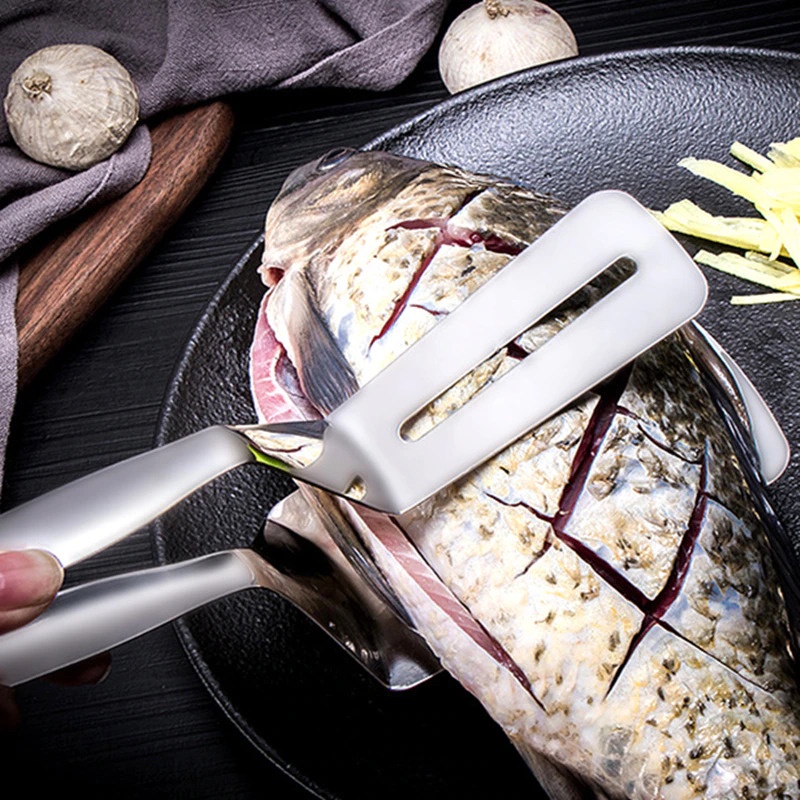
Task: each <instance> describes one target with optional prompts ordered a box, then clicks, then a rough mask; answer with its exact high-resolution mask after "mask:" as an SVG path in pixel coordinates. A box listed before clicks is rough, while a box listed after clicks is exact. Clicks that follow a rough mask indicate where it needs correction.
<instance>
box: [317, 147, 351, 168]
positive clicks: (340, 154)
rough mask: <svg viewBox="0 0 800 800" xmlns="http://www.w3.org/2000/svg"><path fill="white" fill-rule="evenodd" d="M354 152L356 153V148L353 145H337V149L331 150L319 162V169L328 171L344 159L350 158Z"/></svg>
mask: <svg viewBox="0 0 800 800" xmlns="http://www.w3.org/2000/svg"><path fill="white" fill-rule="evenodd" d="M353 153H355V150H353V149H352V148H351V147H337V148H336V149H335V150H330V151H329V152H327V153H325V155H324V156H322V158H320V160H319V162H317V171H318V172H327V171H328V170H329V169H333V168H334V167H335V166H338V165H339V164H341V163H342V161H344V160H345V159H347V158H349V157H350V156H351V155H352V154H353Z"/></svg>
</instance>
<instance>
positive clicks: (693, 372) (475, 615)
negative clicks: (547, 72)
mask: <svg viewBox="0 0 800 800" xmlns="http://www.w3.org/2000/svg"><path fill="white" fill-rule="evenodd" d="M564 213H565V208H564V206H563V205H562V204H560V203H558V202H557V201H555V200H554V199H552V198H549V197H546V196H543V195H540V194H537V193H536V192H533V191H531V190H529V189H525V188H521V187H519V186H516V185H514V184H512V183H510V182H508V181H504V180H498V179H496V178H492V177H487V176H481V175H475V174H472V173H469V172H466V171H464V170H462V169H459V168H455V167H449V166H443V165H437V164H431V163H428V162H424V161H419V160H415V159H410V158H405V157H400V156H396V155H391V154H387V153H366V152H354V151H345V150H342V151H336V152H333V153H331V154H329V155H327V156H324V157H323V158H321V159H319V160H317V161H315V162H313V163H311V164H309V165H307V166H305V167H302V168H300V169H298V170H297V171H296V172H294V173H293V174H292V175H291V176H290V177H289V178H288V179H287V181H286V183H285V185H284V187H283V189H282V191H281V192H280V194H279V195H278V197H277V198H276V200H275V202H274V203H273V205H272V206H271V208H270V209H269V212H268V215H267V220H266V231H265V245H264V256H263V263H262V267H261V273H262V276H263V278H264V280H265V282H266V284H267V285H268V286H269V287H270V290H269V291H268V292H267V293H266V295H265V300H264V303H263V307H262V310H261V313H260V314H259V322H258V325H257V330H256V335H255V338H254V342H253V347H252V353H251V375H252V386H253V394H254V398H255V402H256V405H257V407H258V410H259V414H260V416H261V417H262V418H263V419H265V420H269V421H277V420H288V419H298V418H310V417H315V416H319V415H321V414H325V413H327V412H329V411H330V410H332V409H333V408H335V407H336V406H337V405H338V404H339V403H340V402H342V401H343V400H344V399H345V398H346V397H348V396H349V395H350V394H351V393H352V392H353V391H355V390H356V389H357V387H358V386H360V385H362V384H363V383H364V382H365V381H367V380H369V378H370V377H371V376H373V375H374V374H375V373H376V372H377V371H379V370H380V369H382V367H384V366H385V365H386V364H387V363H389V362H390V361H391V360H392V359H393V358H395V357H396V356H397V354H398V353H400V352H401V351H402V350H403V349H404V348H406V347H408V346H409V345H410V344H411V343H412V342H414V341H415V340H416V339H418V338H419V337H420V336H422V335H423V334H424V333H425V332H426V331H427V330H429V329H430V327H431V326H433V325H434V324H436V322H437V321H438V320H439V319H440V318H441V317H443V316H444V315H446V314H447V313H449V312H450V311H451V310H453V309H454V308H455V307H456V305H457V304H458V303H459V302H460V301H461V300H463V299H464V298H465V297H466V296H468V295H469V293H470V292H472V291H474V289H475V288H477V287H478V286H479V285H481V284H482V283H483V282H485V281H486V280H487V279H488V278H489V277H491V276H492V275H493V274H494V273H495V272H497V271H498V270H500V269H502V267H503V266H504V265H505V264H506V263H508V261H509V260H510V259H512V258H513V257H514V255H515V254H516V253H518V252H519V251H520V250H521V249H523V248H524V247H525V246H526V245H527V244H529V243H530V242H532V241H534V240H535V239H536V238H537V237H538V236H539V235H540V234H541V233H543V232H544V231H545V230H546V229H547V228H548V227H550V226H551V225H552V224H553V223H554V222H555V221H557V220H558V219H559V218H560V217H561V216H562V215H563V214H564ZM552 268H553V269H558V264H553V265H552ZM619 270H622V271H623V272H624V265H621V266H620V267H619ZM622 278H624V275H622V277H621V278H619V279H622ZM604 280H610V279H608V278H605V279H604ZM607 289H608V287H607V286H606V287H605V288H604V286H603V282H602V280H601V281H599V282H596V283H594V284H592V285H589V286H588V287H586V288H585V289H583V290H581V291H580V292H579V293H578V295H576V296H575V298H573V299H571V300H570V301H568V302H566V303H565V304H564V305H563V306H562V307H560V308H559V309H556V311H555V312H553V313H552V314H551V315H550V316H549V317H548V318H547V319H546V320H544V321H542V322H541V323H539V324H537V325H536V326H534V327H533V328H531V329H530V330H528V331H527V332H525V333H524V334H523V335H522V336H520V337H519V338H518V339H517V340H516V341H515V342H513V343H511V344H510V345H509V346H508V347H506V348H505V349H504V350H502V351H501V352H499V353H497V354H496V355H495V356H493V357H492V358H490V359H488V360H487V361H486V362H485V363H484V364H482V365H481V366H480V367H478V368H477V369H476V370H474V371H473V372H472V373H471V374H470V375H468V376H466V377H465V378H464V379H462V380H461V381H460V382H459V383H458V384H457V385H456V386H454V387H452V388H451V389H450V390H448V391H447V392H446V393H445V394H444V395H442V396H441V397H440V398H438V399H437V400H436V401H435V402H434V403H432V404H431V405H430V406H429V407H428V408H427V409H425V410H424V411H423V412H421V413H420V414H419V415H418V416H417V417H416V418H414V419H413V420H411V421H410V423H409V425H408V430H407V431H406V433H407V435H409V436H419V435H424V433H425V431H426V430H428V429H429V428H430V427H431V426H432V425H435V424H436V422H437V421H438V420H440V419H442V418H443V417H444V416H446V415H447V414H448V413H450V411H452V409H453V408H456V407H457V406H458V405H459V404H461V403H463V402H464V400H465V399H466V398H468V397H470V396H472V395H473V394H474V393H475V392H478V391H480V388H481V387H482V386H484V385H486V383H487V382H489V381H492V380H494V379H496V378H497V377H498V376H499V375H501V374H503V373H504V372H506V371H507V370H509V369H513V367H514V365H515V364H516V363H518V362H519V360H520V359H521V358H522V357H524V356H525V355H526V354H527V353H529V352H531V351H533V350H534V349H535V348H536V347H537V346H539V345H540V344H541V343H542V342H544V341H546V340H547V339H548V338H549V337H550V336H552V335H554V334H555V333H556V332H557V331H558V330H559V329H560V328H562V327H563V326H564V325H566V324H568V322H569V320H570V319H571V318H573V317H574V315H575V314H576V313H579V312H580V310H581V308H583V307H585V306H586V305H587V304H589V303H591V302H592V301H593V299H594V298H596V297H597V296H598V295H599V294H601V293H602V292H603V291H606V290H607ZM487 324H490V323H489V322H488V321H487ZM732 386H733V384H732V382H731V381H730V379H729V376H727V374H726V372H725V368H724V367H723V366H722V365H721V364H720V363H719V362H718V361H716V360H715V357H714V355H713V353H712V352H711V351H710V350H709V349H708V347H707V346H705V344H704V341H703V339H702V337H701V336H700V335H699V334H698V333H697V331H696V329H693V328H691V327H689V328H685V329H682V330H681V331H679V332H678V333H676V334H674V335H672V336H671V337H670V338H669V339H667V340H665V341H664V342H663V343H662V344H660V345H659V346H657V347H656V348H654V349H652V350H651V351H649V352H647V353H646V354H644V355H643V356H641V357H640V358H639V359H637V360H636V362H634V364H633V365H631V366H630V367H629V368H627V369H625V370H623V371H622V372H621V373H619V374H618V375H616V376H615V377H614V378H612V379H611V380H609V381H607V382H606V383H605V384H604V385H603V386H601V387H599V388H598V389H597V390H596V391H593V392H590V393H587V394H586V395H585V396H584V397H582V398H581V399H580V400H578V401H577V402H575V403H574V404H572V405H571V406H570V407H569V408H567V409H566V410H564V411H563V412H561V413H559V414H557V415H556V416H555V417H553V418H551V419H550V420H548V421H547V422H546V423H544V424H543V425H541V426H539V427H538V428H537V429H536V430H534V431H532V432H531V433H530V434H528V435H526V436H524V437H522V438H521V439H519V440H518V441H517V442H515V443H514V444H513V445H511V446H510V447H508V448H507V449H506V450H505V451H504V452H502V453H500V454H499V455H497V456H496V457H494V458H492V459H491V460H490V461H488V462H487V463H485V464H484V465H483V466H481V467H480V468H479V469H477V470H475V471H474V472H473V473H472V474H470V475H469V476H467V477H466V478H464V479H462V480H459V481H458V482H456V483H455V484H453V485H451V486H450V487H448V488H446V489H444V490H442V491H441V492H439V493H438V494H436V495H435V496H433V497H432V498H430V499H429V500H428V501H426V502H424V503H423V504H421V505H420V506H418V507H416V508H414V509H412V510H411V511H410V512H408V513H407V514H405V515H403V516H402V517H400V518H389V517H387V516H384V515H381V514H378V513H376V512H372V511H369V510H367V509H365V508H363V507H359V506H357V505H353V504H348V503H347V502H345V501H342V500H339V499H334V498H331V497H329V496H326V495H324V494H323V493H322V492H320V491H318V490H313V489H305V490H304V491H305V492H306V493H307V495H308V498H309V502H311V503H312V504H313V505H314V507H315V508H316V509H317V510H318V512H319V514H320V516H321V518H323V519H325V520H326V523H327V524H328V525H329V526H331V528H332V529H333V530H335V531H336V534H337V536H338V537H339V540H340V541H342V542H343V543H344V545H345V546H351V547H352V548H353V550H354V552H358V553H359V554H360V556H361V557H363V558H365V559H367V560H369V561H370V563H371V564H372V565H374V566H375V567H377V569H379V570H380V573H381V575H382V578H383V580H385V581H386V582H387V583H388V585H389V586H390V587H391V591H392V592H393V593H394V594H395V595H396V596H397V597H398V598H399V599H400V601H401V603H402V605H403V607H404V609H405V611H406V612H407V614H408V616H409V617H410V618H411V620H412V621H413V624H414V625H415V626H416V627H417V629H418V630H419V631H420V632H421V633H422V635H423V636H424V637H425V638H426V640H427V641H428V643H429V645H430V647H431V648H432V649H433V651H434V652H435V653H436V654H437V656H438V657H439V658H440V659H441V661H442V663H443V665H444V666H445V667H446V668H447V669H448V670H449V671H450V672H451V673H452V675H454V676H455V678H456V679H458V680H459V681H460V682H461V683H462V684H463V685H464V686H465V687H466V688H467V689H468V690H469V691H471V692H472V693H473V694H475V695H476V696H477V697H478V699H479V700H480V701H481V702H482V704H483V705H484V706H485V708H486V709H487V711H488V712H489V714H491V716H492V717H493V718H494V719H495V720H496V721H497V722H498V723H499V724H500V725H502V727H503V728H504V730H505V731H506V733H507V734H508V736H509V737H510V738H511V740H512V741H513V742H514V744H515V745H516V747H517V748H518V749H519V751H520V753H521V754H522V755H523V756H524V757H525V758H526V759H527V760H528V763H529V764H530V765H531V767H532V769H533V771H534V773H535V774H536V776H537V777H538V778H539V779H540V782H541V783H542V785H543V786H544V787H545V788H546V790H547V791H548V792H549V793H550V795H551V796H552V797H554V798H559V799H560V798H567V797H570V798H572V797H609V798H610V797H625V798H700V797H704V798H757V797H758V798H799V797H800V763H799V762H798V756H800V701H799V698H798V684H797V664H796V661H795V649H794V648H795V646H796V638H795V633H794V629H793V627H792V620H793V619H794V618H793V617H792V616H790V611H791V612H792V614H793V613H794V612H795V611H796V608H795V607H794V603H795V602H796V596H797V586H796V583H793V580H792V577H793V573H792V568H793V566H792V565H791V564H790V563H789V562H790V559H791V555H790V548H789V547H788V544H787V543H788V539H787V538H786V534H785V533H784V532H783V531H782V530H781V528H780V526H779V524H778V523H777V521H776V520H775V519H774V515H773V514H772V513H771V511H770V507H769V504H768V502H767V499H766V494H765V492H764V489H763V486H762V484H761V482H760V480H759V478H758V474H757V470H756V467H755V463H756V462H755V458H754V455H753V448H752V444H751V441H750V438H749V432H748V428H747V419H746V415H745V413H744V412H743V407H742V404H741V400H740V399H739V398H738V397H737V395H736V393H735V391H734V390H733V389H732ZM781 581H783V583H782V584H781Z"/></svg>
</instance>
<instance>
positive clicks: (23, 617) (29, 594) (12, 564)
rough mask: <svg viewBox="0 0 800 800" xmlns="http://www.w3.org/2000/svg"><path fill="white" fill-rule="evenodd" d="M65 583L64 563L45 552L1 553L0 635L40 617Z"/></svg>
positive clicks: (21, 551)
mask: <svg viewBox="0 0 800 800" xmlns="http://www.w3.org/2000/svg"><path fill="white" fill-rule="evenodd" d="M63 580H64V571H63V569H62V567H61V564H59V562H58V561H57V559H56V558H55V557H54V556H52V555H50V554H49V553H46V552H44V551H43V550H7V551H5V552H0V633H2V632H4V631H8V630H11V629H12V628H17V627H19V626H20V625H24V624H25V623H27V622H30V620H32V619H33V618H34V617H36V616H37V615H38V614H40V613H41V612H42V611H43V610H44V609H45V608H46V607H47V605H48V604H49V603H50V602H51V601H52V599H53V597H54V596H55V594H56V592H57V591H58V590H59V588H60V587H61V583H62V581H63Z"/></svg>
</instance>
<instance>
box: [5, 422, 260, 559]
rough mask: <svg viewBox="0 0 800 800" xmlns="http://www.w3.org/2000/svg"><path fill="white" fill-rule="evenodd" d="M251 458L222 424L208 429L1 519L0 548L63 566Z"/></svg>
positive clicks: (81, 480)
mask: <svg viewBox="0 0 800 800" xmlns="http://www.w3.org/2000/svg"><path fill="white" fill-rule="evenodd" d="M253 460H254V457H253V454H252V452H251V450H250V448H249V447H248V446H247V444H246V442H245V441H244V440H243V438H242V437H241V436H240V435H239V434H237V433H235V432H234V431H232V430H230V429H229V428H226V427H224V426H222V425H218V426H212V427H210V428H205V429H204V430H201V431H199V432H198V433H193V434H191V435H190V436H186V437H184V438H183V439H178V440H177V441H175V442H171V443H170V444H167V445H164V446H162V447H157V448H155V449H154V450H150V451H148V452H146V453H142V454H141V455H138V456H134V457H133V458H129V459H127V460H125V461H120V462H119V463H117V464H112V465H111V466H109V467H106V468H105V469H102V470H99V471H98V472H94V473H91V474H90V475H86V476H85V477H83V478H79V479H78V480H76V481H73V482H72V483H68V484H66V485H64V486H61V487H59V488H57V489H54V490H53V491H52V492H49V493H48V494H45V495H42V496H41V497H37V498H35V499H33V500H30V501H28V502H27V503H23V504H21V505H19V506H17V507H16V508H12V509H11V510H10V511H7V512H6V513H4V514H2V515H0V550H25V549H29V548H38V549H41V550H47V551H49V552H50V553H52V554H53V555H54V556H55V557H56V558H57V559H58V560H59V561H60V562H61V565H62V566H64V567H68V566H70V565H71V564H74V563H76V562H77V561H81V560H83V559H85V558H88V557H89V556H91V555H94V554H95V553H97V552H99V551H100V550H103V549H105V548H106V547H110V546H111V545H112V544H114V543H116V542H118V541H119V540H120V539H123V538H125V537H126V536H128V535H129V534H130V533H133V531H135V530H137V529H138V528H140V527H142V526H143V525H146V524H147V523H148V522H151V521H152V520H154V519H155V518H156V517H157V516H158V515H159V514H162V513H163V512H164V511H166V510H167V509H169V508H171V507H172V506H173V505H175V504H176V503H178V502H179V501H180V500H182V499H183V498H184V497H186V496H188V495H189V494H191V493H192V492H193V491H195V490H197V489H199V488H200V487H201V486H203V485H204V484H206V483H208V482H209V481H211V480H213V479H214V478H216V477H218V476H219V475H221V474H223V473H224V472H227V471H229V470H231V469H233V468H234V467H238V466H239V465H240V464H245V463H247V462H249V461H253Z"/></svg>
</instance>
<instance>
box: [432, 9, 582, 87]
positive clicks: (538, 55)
mask: <svg viewBox="0 0 800 800" xmlns="http://www.w3.org/2000/svg"><path fill="white" fill-rule="evenodd" d="M577 54H578V45H577V42H576V41H575V36H574V34H573V33H572V29H571V28H570V27H569V25H568V24H567V23H566V22H565V21H564V19H563V18H562V17H561V16H559V14H557V13H556V12H555V11H553V9H552V8H550V7H549V6H546V5H544V3H539V2H536V0H484V2H483V3H478V4H477V5H474V6H471V7H470V8H468V9H467V10H466V11H464V12H463V13H462V14H460V15H459V16H458V17H457V18H456V19H455V20H454V21H453V23H452V24H451V25H450V27H449V28H448V29H447V32H446V33H445V35H444V38H443V39H442V44H441V47H440V48H439V73H440V74H441V76H442V80H443V81H444V85H445V86H446V87H447V89H448V91H449V92H451V93H455V92H460V91H462V90H463V89H468V88H469V87H470V86H476V85H477V84H479V83H485V82H486V81H489V80H492V79H493V78H499V77H500V76H501V75H508V74H509V73H511V72H517V71H518V70H521V69H527V68H528V67H534V66H536V65H537V64H545V63H547V62H548V61H557V60H559V59H562V58H569V57H571V56H576V55H577Z"/></svg>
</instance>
